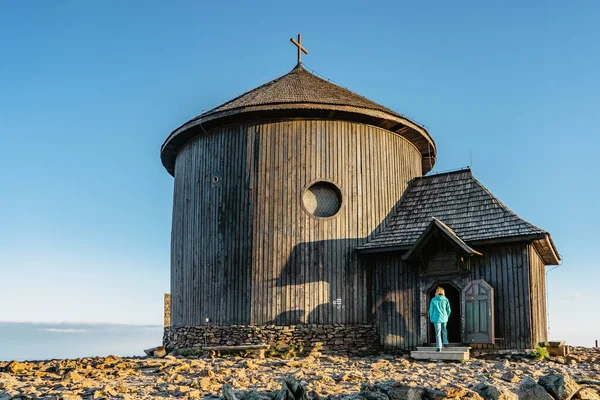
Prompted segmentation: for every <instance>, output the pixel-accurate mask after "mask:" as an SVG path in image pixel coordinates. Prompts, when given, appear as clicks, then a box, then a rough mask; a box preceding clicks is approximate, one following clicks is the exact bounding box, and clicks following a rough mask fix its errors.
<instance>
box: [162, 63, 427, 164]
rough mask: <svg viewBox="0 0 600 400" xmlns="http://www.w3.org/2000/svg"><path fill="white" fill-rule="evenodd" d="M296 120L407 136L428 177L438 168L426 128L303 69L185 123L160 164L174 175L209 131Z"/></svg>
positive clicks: (167, 144)
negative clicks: (183, 155) (183, 152)
mask: <svg viewBox="0 0 600 400" xmlns="http://www.w3.org/2000/svg"><path fill="white" fill-rule="evenodd" d="M297 117H310V118H327V119H336V120H337V119H340V120H348V121H356V122H364V123H368V124H371V125H375V126H379V127H382V128H385V129H388V130H391V131H393V132H396V133H398V134H399V135H401V136H403V137H405V138H406V139H408V140H409V141H410V142H412V143H413V144H414V145H415V146H416V147H417V148H418V149H419V151H420V152H421V154H422V156H423V158H422V164H423V173H424V174H425V173H427V172H429V171H430V170H431V169H432V168H433V164H434V163H435V155H436V147H435V142H434V141H433V139H432V138H431V137H430V136H429V134H428V133H427V131H426V130H425V128H423V127H422V126H419V125H418V124H416V123H415V122H413V121H411V120H409V119H408V118H406V117H404V116H402V115H401V114H398V113H396V112H394V111H392V110H390V109H389V108H386V107H384V106H382V105H380V104H377V103H375V102H373V101H371V100H369V99H367V98H365V97H362V96H360V95H358V94H356V93H354V92H352V91H350V90H348V89H345V88H343V87H341V86H338V85H336V84H333V83H331V82H329V81H327V80H325V79H322V78H319V77H318V76H316V75H313V74H311V73H310V72H308V71H307V70H306V69H305V68H304V67H303V66H302V64H298V65H297V66H296V67H295V68H294V69H292V70H291V71H290V72H289V73H287V74H286V75H283V76H281V77H279V78H277V79H275V80H272V81H270V82H268V83H265V84H264V85H262V86H259V87H257V88H256V89H252V90H250V91H249V92H246V93H244V94H242V95H241V96H238V97H236V98H234V99H232V100H230V101H228V102H226V103H224V104H222V105H220V106H218V107H215V108H213V109H212V110H209V111H207V112H205V113H203V114H201V115H199V116H198V117H196V118H194V119H192V120H190V121H188V122H187V123H185V124H183V125H182V126H181V127H179V128H178V129H176V130H175V131H173V132H172V133H171V135H169V137H168V138H167V140H166V141H165V143H164V144H163V146H162V148H161V159H162V162H163V165H164V166H165V168H167V170H168V171H169V172H170V173H171V174H173V169H174V166H175V158H176V156H177V152H178V151H179V149H180V148H181V147H182V146H183V145H184V144H185V142H187V141H188V140H189V139H191V138H192V137H194V136H197V135H199V134H202V133H205V132H206V131H207V130H209V129H212V128H215V127H217V126H220V125H224V124H226V123H231V122H243V121H248V120H254V119H266V118H297Z"/></svg>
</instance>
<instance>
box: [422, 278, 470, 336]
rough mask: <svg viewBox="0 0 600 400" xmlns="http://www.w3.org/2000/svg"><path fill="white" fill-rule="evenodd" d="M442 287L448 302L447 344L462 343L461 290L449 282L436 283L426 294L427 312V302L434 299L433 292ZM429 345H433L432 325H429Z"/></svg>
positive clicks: (433, 331) (433, 330) (433, 332)
mask: <svg viewBox="0 0 600 400" xmlns="http://www.w3.org/2000/svg"><path fill="white" fill-rule="evenodd" d="M440 286H441V287H442V288H443V289H444V291H445V292H446V297H447V298H448V300H449V301H450V310H451V312H450V318H449V319H448V325H447V327H446V329H447V330H448V342H450V343H462V338H461V319H460V313H461V290H460V289H458V288H457V287H455V286H454V285H453V284H452V283H449V282H437V283H436V284H434V285H433V286H432V287H431V288H430V289H429V291H428V292H427V309H428V310H429V302H430V301H431V299H432V298H433V297H435V291H436V289H437V288H438V287H440ZM429 343H435V329H434V327H433V324H432V323H430V324H429Z"/></svg>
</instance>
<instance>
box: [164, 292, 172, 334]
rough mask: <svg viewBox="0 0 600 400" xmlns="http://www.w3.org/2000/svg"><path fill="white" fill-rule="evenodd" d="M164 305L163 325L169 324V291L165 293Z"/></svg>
mask: <svg viewBox="0 0 600 400" xmlns="http://www.w3.org/2000/svg"><path fill="white" fill-rule="evenodd" d="M164 302H165V307H164V310H165V311H164V326H170V325H171V295H170V294H169V293H165V299H164Z"/></svg>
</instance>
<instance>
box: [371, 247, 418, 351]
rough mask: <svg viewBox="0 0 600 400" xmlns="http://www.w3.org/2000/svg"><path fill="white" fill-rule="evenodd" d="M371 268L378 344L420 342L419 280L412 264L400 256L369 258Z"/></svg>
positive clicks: (402, 346) (407, 345)
mask: <svg viewBox="0 0 600 400" xmlns="http://www.w3.org/2000/svg"><path fill="white" fill-rule="evenodd" d="M370 262H371V263H372V268H373V269H374V274H375V277H374V289H373V293H374V294H373V296H374V299H375V300H374V310H375V318H376V322H377V328H378V331H379V337H380V341H381V344H382V345H383V346H384V347H385V348H399V349H404V350H410V349H414V348H415V347H417V346H419V345H420V344H421V343H419V335H420V325H419V324H420V311H419V283H418V277H417V274H416V273H415V272H414V268H411V267H410V266H409V265H407V264H405V263H403V262H402V260H401V258H400V256H398V255H396V256H394V255H385V256H375V257H372V258H370Z"/></svg>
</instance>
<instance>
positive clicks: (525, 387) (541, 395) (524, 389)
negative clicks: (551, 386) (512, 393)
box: [517, 377, 553, 400]
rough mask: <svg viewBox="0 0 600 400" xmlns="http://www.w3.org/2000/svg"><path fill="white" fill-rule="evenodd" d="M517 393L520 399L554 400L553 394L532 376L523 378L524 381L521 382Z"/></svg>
mask: <svg viewBox="0 0 600 400" xmlns="http://www.w3.org/2000/svg"><path fill="white" fill-rule="evenodd" d="M517 395H518V396H519V399H520V400H553V399H552V396H550V395H549V394H548V393H547V392H546V390H545V389H544V388H543V387H542V386H540V385H538V384H537V383H536V382H535V381H534V380H533V379H531V378H530V377H526V378H525V379H523V382H521V386H519V390H518V391H517Z"/></svg>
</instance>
